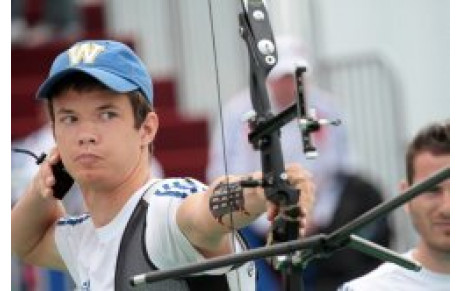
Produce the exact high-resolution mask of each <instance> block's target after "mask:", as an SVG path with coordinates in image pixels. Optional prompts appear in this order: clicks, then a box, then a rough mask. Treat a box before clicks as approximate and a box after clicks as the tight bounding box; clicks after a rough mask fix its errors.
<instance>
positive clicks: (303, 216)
mask: <svg viewBox="0 0 460 291" xmlns="http://www.w3.org/2000/svg"><path fill="white" fill-rule="evenodd" d="M286 173H287V175H288V180H289V182H290V183H291V185H292V186H293V187H295V188H296V189H298V190H300V196H299V203H298V206H299V208H300V217H299V223H300V226H299V236H301V237H304V236H306V235H307V230H308V228H309V225H310V223H311V222H310V221H311V219H310V214H311V212H312V208H313V205H314V201H315V185H314V183H313V181H312V175H311V174H310V173H309V172H308V171H307V170H305V169H304V168H303V167H302V166H300V165H299V164H289V165H288V166H287V167H286ZM279 212H280V207H279V205H276V204H275V203H273V202H270V201H268V202H267V218H268V220H269V221H271V222H272V223H273V221H274V220H275V217H276V216H277V215H278V214H279Z"/></svg>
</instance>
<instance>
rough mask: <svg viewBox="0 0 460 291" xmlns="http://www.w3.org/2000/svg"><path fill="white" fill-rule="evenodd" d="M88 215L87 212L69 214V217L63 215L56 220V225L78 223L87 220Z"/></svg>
mask: <svg viewBox="0 0 460 291" xmlns="http://www.w3.org/2000/svg"><path fill="white" fill-rule="evenodd" d="M89 217H90V215H89V214H88V213H85V214H82V215H80V216H75V217H73V216H71V217H63V218H60V219H59V220H58V222H57V225H72V226H73V225H76V224H80V223H82V222H83V221H85V220H87V219H88V218H89Z"/></svg>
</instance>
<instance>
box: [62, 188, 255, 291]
mask: <svg viewBox="0 0 460 291" xmlns="http://www.w3.org/2000/svg"><path fill="white" fill-rule="evenodd" d="M205 189H206V186H205V185H203V184H202V183H200V182H198V181H196V180H193V179H165V180H155V179H152V180H150V181H149V182H148V183H146V184H145V185H144V186H143V187H141V188H140V189H139V190H138V191H136V193H134V195H133V196H132V197H131V198H130V199H129V201H128V202H127V203H126V204H125V206H124V207H123V208H122V210H121V211H120V212H119V213H118V214H117V216H116V217H115V218H114V219H113V220H112V221H111V222H110V223H109V224H107V225H105V226H103V227H100V228H95V227H94V224H93V222H92V220H91V217H90V215H88V214H85V215H82V216H79V217H66V218H63V219H61V220H59V221H58V223H57V227H56V232H55V240H56V245H57V248H58V251H59V253H60V255H61V257H62V259H63V261H64V263H65V264H66V266H67V269H68V271H69V273H70V275H71V276H72V278H73V280H74V281H75V284H76V290H93V291H99V290H107V291H109V290H114V277H115V267H116V261H117V255H118V251H119V248H120V242H121V238H122V235H123V232H124V229H125V227H126V225H127V223H128V220H129V218H130V217H131V214H132V213H133V211H134V209H135V207H136V205H137V204H138V202H139V200H140V199H145V200H147V201H148V203H149V208H148V211H147V217H146V220H147V222H146V232H145V240H146V241H145V242H146V247H147V253H148V256H149V259H150V260H151V262H152V263H153V264H154V265H155V266H156V267H157V268H158V269H169V268H173V267H177V266H180V265H186V264H191V263H196V262H199V261H202V260H204V258H203V256H202V255H201V254H200V253H199V252H198V251H197V250H196V249H195V248H194V247H193V246H192V245H191V244H190V242H189V241H188V240H187V238H186V237H185V236H184V234H183V233H182V232H181V231H180V229H179V227H178V225H177V222H176V212H177V209H178V207H179V205H180V203H181V202H182V201H183V199H185V198H186V197H187V196H188V195H194V194H195V193H200V192H202V191H204V190H205ZM197 195H200V194H197ZM235 246H236V250H235V251H236V252H241V251H242V250H243V249H244V248H245V245H244V243H243V242H242V241H241V239H238V238H235ZM224 273H225V274H226V276H227V281H228V284H229V287H230V290H232V291H233V290H255V278H256V274H255V264H254V263H253V262H249V263H246V264H244V265H242V266H241V267H239V268H238V269H236V270H231V268H230V267H227V268H221V269H219V270H211V271H208V272H206V274H213V275H217V274H224ZM237 275H239V276H237Z"/></svg>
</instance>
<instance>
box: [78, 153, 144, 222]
mask: <svg viewBox="0 0 460 291" xmlns="http://www.w3.org/2000/svg"><path fill="white" fill-rule="evenodd" d="M149 178H150V168H149V165H148V161H147V162H145V163H143V162H141V163H139V164H138V165H137V166H136V167H135V168H134V169H133V170H132V171H131V172H130V173H129V175H128V176H127V177H126V178H125V179H123V180H122V182H121V183H118V184H115V185H111V186H108V187H106V188H100V187H99V188H97V189H96V188H91V187H86V188H82V193H83V197H84V199H85V203H86V207H87V208H88V211H89V213H90V214H91V218H92V220H93V223H94V225H95V227H102V226H104V225H106V224H108V223H109V222H110V221H112V219H113V218H115V216H116V215H117V214H118V213H119V212H120V210H121V209H122V208H123V206H124V205H125V204H126V202H127V201H128V200H129V199H130V198H131V196H132V195H133V194H134V193H135V192H136V191H137V190H138V189H139V188H141V187H142V186H143V185H145V183H146V182H147V181H148V180H149Z"/></svg>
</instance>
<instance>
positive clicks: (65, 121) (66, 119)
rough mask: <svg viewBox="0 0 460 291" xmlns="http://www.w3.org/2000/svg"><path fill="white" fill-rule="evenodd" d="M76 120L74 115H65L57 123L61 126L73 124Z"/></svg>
mask: <svg viewBox="0 0 460 291" xmlns="http://www.w3.org/2000/svg"><path fill="white" fill-rule="evenodd" d="M77 120H78V118H77V117H76V116H74V115H65V116H63V117H61V118H59V122H61V123H63V124H73V123H75V122H77Z"/></svg>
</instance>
